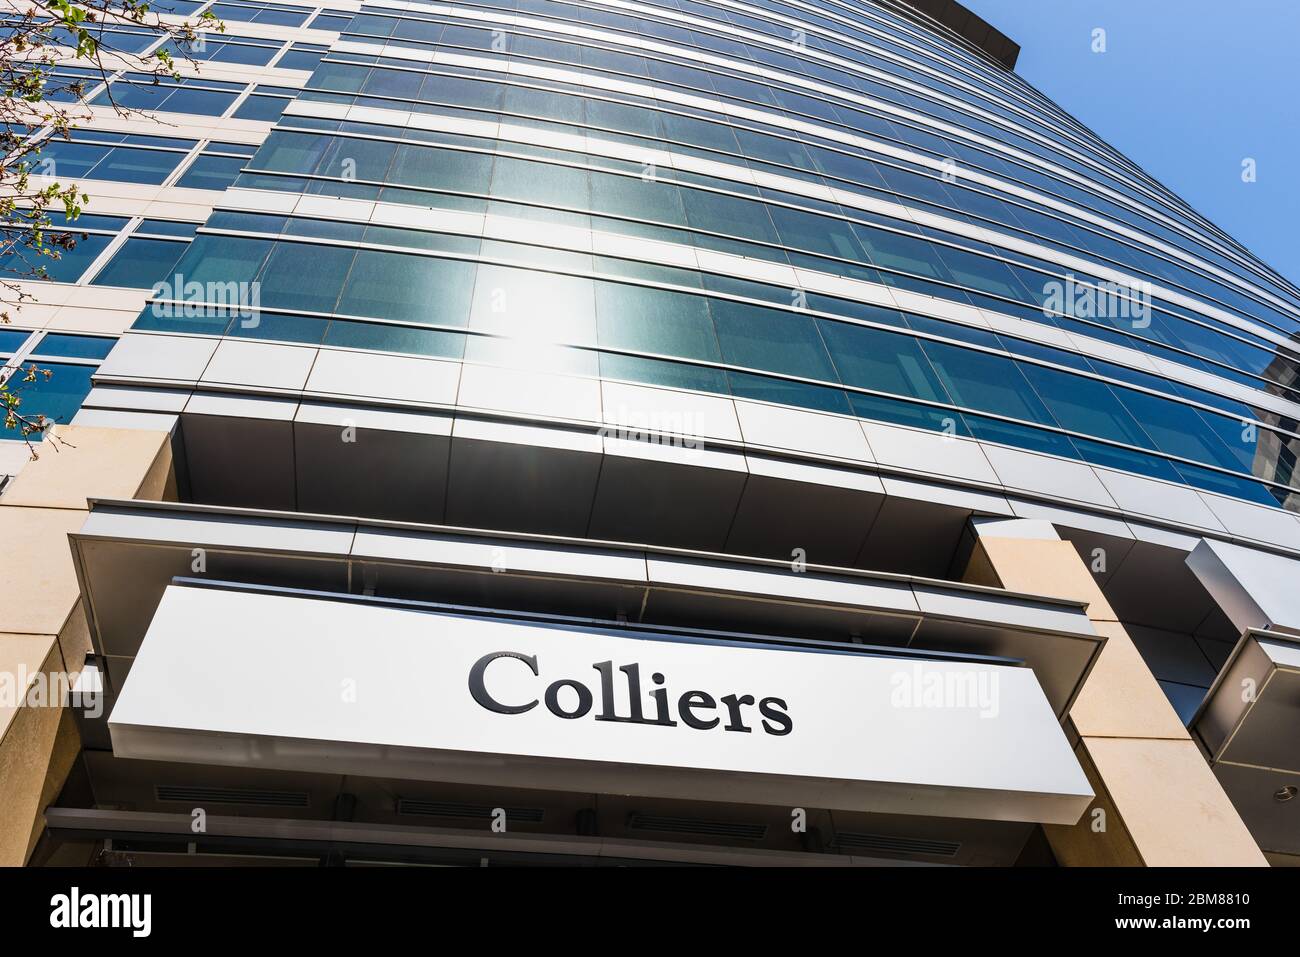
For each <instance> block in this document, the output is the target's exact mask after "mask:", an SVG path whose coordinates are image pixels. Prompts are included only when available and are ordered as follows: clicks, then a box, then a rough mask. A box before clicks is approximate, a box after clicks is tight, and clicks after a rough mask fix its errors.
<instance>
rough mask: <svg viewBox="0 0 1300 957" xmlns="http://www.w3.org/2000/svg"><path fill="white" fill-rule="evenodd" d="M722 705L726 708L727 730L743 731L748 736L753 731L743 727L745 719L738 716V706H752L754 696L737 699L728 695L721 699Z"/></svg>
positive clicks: (742, 696)
mask: <svg viewBox="0 0 1300 957" xmlns="http://www.w3.org/2000/svg"><path fill="white" fill-rule="evenodd" d="M722 703H723V704H725V705H726V706H727V715H728V720H727V730H728V731H743V732H745V734H750V733H751V732H752V731H753V730H754V729H753V728H749V727H746V726H745V719H744V718H742V717H741V715H740V706H741V705H743V704H753V703H754V696H753V695H752V694H746V695H741V696H740V697H739V698H737V697H736V696H735V695H734V694H729V695H727V696H726V697H725V698H723V699H722Z"/></svg>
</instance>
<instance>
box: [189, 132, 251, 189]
mask: <svg viewBox="0 0 1300 957" xmlns="http://www.w3.org/2000/svg"><path fill="white" fill-rule="evenodd" d="M256 148H257V147H255V146H246V145H243V144H240V143H215V142H214V143H209V144H208V145H207V146H205V147H204V148H203V151H202V152H201V153H199V155H198V156H197V157H195V159H194V162H192V163H190V165H189V167H188V168H187V169H186V170H185V172H184V173H183V174H182V175H181V178H180V179H179V180H177V181H176V185H177V186H185V187H188V188H190V189H217V190H221V189H225V188H226V187H227V186H229V185H230V184H231V183H233V182H234V181H235V177H236V176H238V175H239V171H240V170H242V169H243V168H244V166H245V164H246V163H247V162H248V158H249V157H250V156H252V154H253V151H254V150H255V149H256Z"/></svg>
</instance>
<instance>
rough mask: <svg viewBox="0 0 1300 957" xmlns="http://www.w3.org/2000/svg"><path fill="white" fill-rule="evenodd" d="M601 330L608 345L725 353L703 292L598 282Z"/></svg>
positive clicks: (690, 354) (714, 355)
mask: <svg viewBox="0 0 1300 957" xmlns="http://www.w3.org/2000/svg"><path fill="white" fill-rule="evenodd" d="M596 318H597V336H598V339H599V342H600V345H601V346H602V347H604V348H607V349H627V350H631V351H635V352H652V353H658V354H660V355H664V356H675V357H681V358H685V359H703V360H706V361H711V362H717V361H719V360H720V359H721V358H722V354H721V352H720V351H719V349H718V337H717V336H716V335H715V334H714V331H713V320H712V319H711V318H710V316H709V307H708V300H707V299H705V298H704V297H702V296H692V295H689V294H687V293H679V292H669V291H667V290H663V289H646V288H643V287H640V286H625V285H622V284H620V283H612V282H598V283H596Z"/></svg>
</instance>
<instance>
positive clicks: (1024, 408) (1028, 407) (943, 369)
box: [922, 340, 1056, 425]
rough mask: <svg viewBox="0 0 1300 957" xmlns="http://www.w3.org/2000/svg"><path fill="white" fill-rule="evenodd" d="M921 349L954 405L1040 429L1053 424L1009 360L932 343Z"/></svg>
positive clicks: (971, 350) (923, 344) (1014, 365)
mask: <svg viewBox="0 0 1300 957" xmlns="http://www.w3.org/2000/svg"><path fill="white" fill-rule="evenodd" d="M922 349H923V350H924V351H925V354H926V355H927V356H929V358H930V364H931V365H932V366H933V367H934V371H935V373H936V374H937V375H938V376H939V379H940V381H942V382H943V384H944V388H946V389H947V390H948V394H949V395H950V396H952V399H953V401H954V402H955V403H956V404H957V405H960V406H964V407H966V408H968V409H977V410H979V411H981V412H992V413H995V414H997V415H1005V416H1009V417H1011V418H1014V419H1024V420H1026V421H1028V422H1037V423H1040V424H1043V425H1055V424H1056V423H1055V422H1054V421H1053V419H1052V417H1051V415H1050V414H1049V413H1048V411H1047V409H1046V407H1044V405H1043V403H1042V402H1041V401H1040V400H1039V399H1038V397H1037V396H1036V395H1035V394H1034V391H1033V390H1032V389H1031V388H1029V386H1028V384H1027V383H1026V382H1025V380H1024V377H1023V376H1021V375H1020V373H1019V372H1018V371H1017V367H1016V363H1014V362H1013V361H1012V360H1011V359H1010V358H1008V357H1006V356H1001V355H994V354H992V353H988V352H977V351H975V350H974V349H963V348H961V347H960V346H952V345H948V344H947V343H942V342H935V341H933V340H926V341H925V342H924V343H922Z"/></svg>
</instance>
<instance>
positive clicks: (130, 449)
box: [0, 426, 176, 866]
mask: <svg viewBox="0 0 1300 957" xmlns="http://www.w3.org/2000/svg"><path fill="white" fill-rule="evenodd" d="M57 432H58V436H59V437H60V438H61V439H62V442H56V441H55V440H53V439H46V440H45V441H44V442H42V443H40V447H39V451H40V458H39V459H37V460H36V461H34V462H28V463H27V464H26V465H24V467H23V469H22V471H21V472H20V473H19V474H18V476H17V477H16V478H15V479H13V480H12V481H11V482H10V484H9V486H8V487H7V488H6V489H5V491H4V493H3V494H2V495H0V542H3V543H4V549H5V556H4V560H3V562H0V809H3V811H2V812H0V866H18V865H22V864H24V863H26V861H27V859H28V856H29V855H30V853H31V850H32V848H33V847H34V845H35V843H36V839H37V838H38V837H39V836H40V833H41V830H42V828H43V826H44V817H43V816H44V813H45V808H46V807H47V806H48V805H49V804H50V802H51V801H53V800H54V799H55V798H56V797H57V796H58V793H59V791H60V789H61V788H62V787H63V783H64V781H65V780H66V779H67V776H68V772H69V771H70V770H71V769H72V767H73V764H74V762H75V760H76V757H77V754H78V753H79V751H80V749H81V743H80V740H79V737H78V735H77V729H76V725H75V724H74V722H73V717H72V714H71V712H69V711H68V709H67V708H66V707H65V700H64V698H63V697H62V694H61V692H62V690H63V689H64V688H66V687H70V682H71V681H73V680H75V676H76V674H77V673H79V672H80V671H81V666H82V662H83V661H84V660H85V656H86V653H87V652H89V651H90V650H91V649H90V634H89V630H88V629H87V626H86V618H85V613H84V610H83V609H82V607H81V595H80V591H79V588H78V585H77V575H76V570H75V569H74V568H73V564H72V553H71V550H70V549H69V547H68V534H69V533H70V532H73V531H76V530H77V529H78V528H80V527H81V525H82V523H83V522H84V521H85V518H86V514H87V505H86V499H87V498H148V499H173V500H174V499H175V497H176V490H175V480H174V476H173V473H172V462H171V443H170V441H169V437H168V435H167V433H166V432H146V431H137V430H127V429H97V428H84V427H80V428H79V427H72V426H63V427H59V429H58V430H57Z"/></svg>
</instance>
